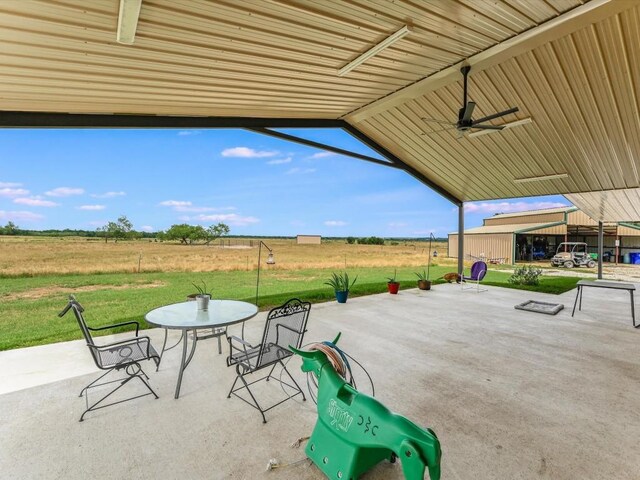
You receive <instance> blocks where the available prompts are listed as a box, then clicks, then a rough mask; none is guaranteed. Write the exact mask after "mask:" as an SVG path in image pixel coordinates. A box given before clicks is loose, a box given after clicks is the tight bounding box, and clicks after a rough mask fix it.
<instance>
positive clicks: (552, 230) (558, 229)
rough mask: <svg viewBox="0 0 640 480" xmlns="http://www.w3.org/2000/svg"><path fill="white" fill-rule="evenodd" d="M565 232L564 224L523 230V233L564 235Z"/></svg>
mask: <svg viewBox="0 0 640 480" xmlns="http://www.w3.org/2000/svg"><path fill="white" fill-rule="evenodd" d="M565 233H567V226H566V225H556V226H555V227H548V228H540V229H538V230H531V231H530V232H525V233H524V235H564V234H565Z"/></svg>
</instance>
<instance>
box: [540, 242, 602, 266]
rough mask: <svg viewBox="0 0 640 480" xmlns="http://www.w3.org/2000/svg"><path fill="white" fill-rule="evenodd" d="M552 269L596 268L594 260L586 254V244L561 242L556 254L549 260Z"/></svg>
mask: <svg viewBox="0 0 640 480" xmlns="http://www.w3.org/2000/svg"><path fill="white" fill-rule="evenodd" d="M551 266H552V267H565V268H573V267H587V268H593V267H595V266H596V262H595V260H594V259H593V258H592V257H591V255H589V253H588V252H587V244H586V243H584V242H562V243H561V244H560V245H558V250H556V254H555V255H554V256H553V258H552V259H551Z"/></svg>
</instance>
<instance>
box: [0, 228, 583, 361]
mask: <svg viewBox="0 0 640 480" xmlns="http://www.w3.org/2000/svg"><path fill="white" fill-rule="evenodd" d="M0 239H1V241H0V258H1V259H2V260H0V262H1V268H2V272H1V273H0V274H1V275H2V276H3V278H2V280H1V281H0V312H1V313H0V350H7V349H11V348H19V347H25V346H31V345H39V344H46V343H52V342H57V341H64V340H71V339H76V338H80V332H79V330H78V327H77V325H76V324H75V320H74V319H73V318H72V317H65V318H63V319H59V318H58V317H57V316H56V314H57V312H58V311H59V310H61V309H62V307H63V306H64V304H65V301H66V298H67V296H68V295H69V294H71V293H73V294H75V295H77V298H78V300H79V301H80V302H82V303H83V304H84V305H85V307H86V308H87V313H86V315H87V320H88V322H89V323H90V324H91V325H93V326H102V325H107V324H112V323H119V322H123V321H128V320H137V321H140V322H142V325H143V327H146V324H145V323H144V320H143V318H144V314H145V313H146V312H148V311H149V310H151V309H153V308H155V307H158V306H161V305H166V304H168V303H173V302H179V301H182V300H183V299H184V298H185V297H186V295H188V294H190V293H194V288H193V286H192V283H193V282H199V281H200V280H204V281H205V282H206V283H207V285H208V286H209V287H210V288H211V290H212V292H213V295H214V297H216V298H229V299H237V300H246V301H250V302H253V301H255V288H256V270H255V269H256V262H257V247H253V248H250V247H248V246H245V247H244V248H220V247H213V246H212V247H204V246H193V247H190V246H181V245H174V244H167V243H157V242H145V241H134V242H119V243H117V244H114V243H108V244H106V245H105V244H104V243H103V242H88V241H85V240H82V239H77V238H65V239H63V240H60V239H57V238H49V239H46V238H35V239H31V238H27V239H24V238H22V239H20V238H11V239H7V238H6V237H4V238H2V237H0ZM245 242H248V240H245ZM266 243H267V244H268V245H269V246H270V247H271V248H272V249H273V251H274V255H275V259H276V264H275V265H266V264H264V263H263V266H262V269H261V277H260V301H259V304H260V308H261V309H262V310H264V309H267V308H269V307H271V306H274V305H278V304H281V303H283V302H284V301H285V300H287V299H289V298H291V297H295V296H297V297H300V298H302V299H305V300H309V301H312V302H322V301H330V300H333V298H334V295H333V291H332V290H331V288H330V287H328V286H326V285H324V282H325V281H326V280H327V279H328V278H329V276H330V275H331V272H332V271H338V270H344V269H345V264H346V270H347V271H348V272H349V274H350V276H351V277H352V278H353V277H355V276H356V275H358V281H357V283H356V285H355V286H354V288H353V289H352V291H351V294H350V295H351V296H360V295H368V294H372V293H380V292H384V291H385V290H386V279H387V277H390V276H393V274H394V269H397V279H398V280H399V281H400V283H401V288H403V289H404V288H415V287H416V280H417V278H416V276H415V274H414V272H417V271H421V270H423V269H424V268H425V264H426V260H427V252H426V250H427V245H425V244H421V243H420V242H417V243H415V244H407V245H403V244H399V245H385V246H374V245H347V244H345V243H343V242H338V241H333V242H327V243H324V244H322V245H295V244H293V242H292V241H290V240H266ZM256 244H257V242H256V241H254V245H256ZM436 248H437V249H438V251H439V252H441V253H440V255H439V256H438V258H437V259H434V262H433V263H432V267H431V275H430V278H431V279H433V280H436V283H438V280H437V279H439V278H440V277H442V275H444V274H445V273H448V272H453V271H455V270H456V260H455V259H447V258H444V257H443V253H444V252H445V251H446V250H445V249H444V248H443V245H438V246H437V247H436ZM140 252H142V262H141V273H137V263H138V258H139V255H140ZM262 253H263V260H264V258H266V250H265V249H264V248H263V251H262ZM509 276H510V274H509V273H507V272H502V271H500V270H497V269H495V270H494V269H491V270H490V271H489V274H488V275H487V278H486V279H485V283H487V284H490V285H498V286H507V287H508V286H510V285H509V284H508V283H507V280H508V278H509ZM577 280H578V279H577V278H573V277H544V278H543V279H542V281H541V284H540V285H539V286H538V287H520V288H525V289H529V290H534V291H543V292H548V293H562V292H565V291H567V290H570V289H572V288H574V287H575V283H576V282H577ZM439 281H440V282H441V281H442V280H439ZM436 288H437V287H436ZM428 294H429V292H424V295H428ZM104 333H111V332H104Z"/></svg>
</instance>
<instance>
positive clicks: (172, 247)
mask: <svg viewBox="0 0 640 480" xmlns="http://www.w3.org/2000/svg"><path fill="white" fill-rule="evenodd" d="M264 241H265V243H266V244H267V245H269V247H270V248H272V249H273V253H274V256H275V259H276V264H275V265H273V266H272V267H270V268H274V269H276V270H298V269H302V268H334V269H338V268H341V269H344V268H345V265H346V268H354V267H389V268H390V269H391V272H390V274H393V268H394V267H403V266H406V267H412V266H414V267H419V266H421V265H425V264H426V261H427V250H428V246H429V244H428V242H399V244H398V245H384V246H382V245H348V244H346V243H345V242H344V240H329V241H323V243H322V244H321V245H296V243H295V240H289V239H265V240H264ZM227 242H229V243H230V246H225V247H221V246H219V242H218V244H216V245H210V246H205V245H178V244H175V243H163V242H154V241H148V240H137V241H121V242H117V243H116V242H108V243H105V242H104V241H102V240H100V239H95V238H92V239H86V238H81V237H10V236H0V276H22V275H51V274H70V273H133V272H137V271H138V261H139V260H140V271H141V272H212V271H232V270H244V271H247V270H255V269H256V267H257V261H258V244H259V240H249V239H228V240H226V241H225V245H226V244H227ZM250 245H253V246H250ZM432 250H437V251H438V253H439V255H440V256H439V257H438V259H437V261H438V263H439V264H442V263H443V262H444V263H446V264H450V265H452V266H453V265H455V260H454V259H446V258H444V257H445V256H446V252H447V246H446V244H445V243H437V244H436V243H434V244H433V245H432ZM262 253H263V255H266V254H267V253H268V252H267V251H266V250H265V249H264V247H263V249H262ZM140 256H142V257H140ZM265 258H266V257H265Z"/></svg>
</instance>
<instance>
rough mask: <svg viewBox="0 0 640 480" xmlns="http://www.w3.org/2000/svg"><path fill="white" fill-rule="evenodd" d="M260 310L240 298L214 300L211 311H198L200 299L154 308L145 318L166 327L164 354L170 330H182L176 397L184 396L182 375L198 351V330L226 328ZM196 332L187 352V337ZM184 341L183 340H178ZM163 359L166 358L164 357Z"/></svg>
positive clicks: (153, 323) (211, 302)
mask: <svg viewBox="0 0 640 480" xmlns="http://www.w3.org/2000/svg"><path fill="white" fill-rule="evenodd" d="M257 313H258V307H256V306H255V305H254V304H253V303H247V302H240V301H237V300H211V301H210V302H209V308H208V309H207V310H198V305H197V302H189V301H187V302H180V303H174V304H171V305H166V306H164V307H159V308H156V309H154V310H151V311H150V312H149V313H147V314H146V315H145V316H144V318H145V320H146V321H147V322H149V323H150V324H152V325H156V326H158V327H162V328H164V329H165V337H164V344H163V346H162V351H163V353H164V350H165V348H164V347H165V346H166V344H167V330H168V329H170V330H181V331H182V337H181V340H182V361H181V362H180V372H179V373H178V382H177V384H176V393H175V398H178V397H179V396H180V386H181V385H182V374H183V373H184V371H185V370H186V368H187V367H188V366H189V363H190V362H191V359H192V358H193V354H194V353H195V351H196V345H197V343H198V336H197V334H196V330H198V329H201V328H212V329H215V328H223V327H227V326H229V325H233V324H236V323H241V322H244V321H245V320H248V319H250V318H252V317H254V316H255V315H256V314H257ZM190 330H192V331H193V335H192V336H193V342H192V344H191V349H190V351H189V354H188V355H187V337H188V336H189V335H188V333H189V331H190ZM178 343H180V340H178ZM161 359H162V357H161Z"/></svg>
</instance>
